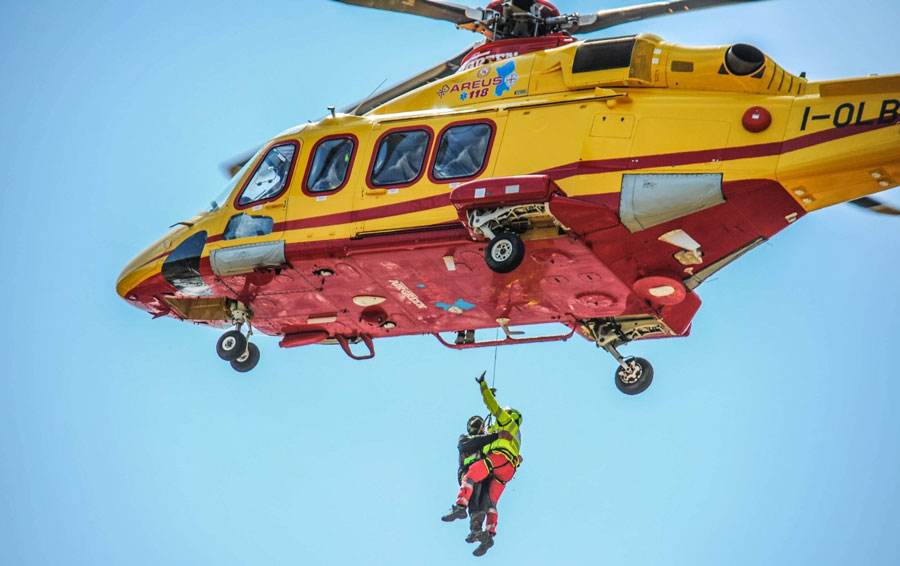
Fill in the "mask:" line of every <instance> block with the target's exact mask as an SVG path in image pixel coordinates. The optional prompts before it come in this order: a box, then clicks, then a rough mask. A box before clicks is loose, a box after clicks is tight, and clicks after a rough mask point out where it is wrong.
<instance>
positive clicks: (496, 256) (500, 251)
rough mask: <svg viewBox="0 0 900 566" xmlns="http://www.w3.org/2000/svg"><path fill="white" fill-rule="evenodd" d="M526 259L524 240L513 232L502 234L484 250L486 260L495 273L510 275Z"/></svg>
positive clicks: (495, 237)
mask: <svg viewBox="0 0 900 566" xmlns="http://www.w3.org/2000/svg"><path fill="white" fill-rule="evenodd" d="M524 258H525V244H524V243H522V238H520V237H518V236H517V235H515V234H513V233H511V232H501V233H500V234H497V235H496V236H494V239H493V240H491V242H490V243H489V244H488V245H487V247H486V248H485V249H484V260H485V261H486V262H487V265H488V267H490V268H491V271H493V272H495V273H509V272H510V271H512V270H513V269H515V268H517V267H519V264H521V263H522V260H523V259H524Z"/></svg>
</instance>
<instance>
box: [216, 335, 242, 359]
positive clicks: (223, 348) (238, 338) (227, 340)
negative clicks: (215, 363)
mask: <svg viewBox="0 0 900 566" xmlns="http://www.w3.org/2000/svg"><path fill="white" fill-rule="evenodd" d="M246 349H247V338H245V337H244V335H243V334H241V333H240V332H239V331H237V330H229V331H228V332H226V333H225V334H223V335H222V336H221V337H219V341H218V342H216V353H217V354H219V357H220V358H222V359H223V360H225V361H226V362H230V361H231V360H234V359H236V358H237V357H238V356H240V355H241V354H243V353H244V350H246Z"/></svg>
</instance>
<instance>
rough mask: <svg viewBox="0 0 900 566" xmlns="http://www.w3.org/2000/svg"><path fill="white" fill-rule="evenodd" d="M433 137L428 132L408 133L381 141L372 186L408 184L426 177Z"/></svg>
mask: <svg viewBox="0 0 900 566" xmlns="http://www.w3.org/2000/svg"><path fill="white" fill-rule="evenodd" d="M430 142H431V134H429V133H428V132H427V131H425V130H404V131H400V132H393V133H390V134H387V135H386V136H384V137H383V138H382V139H381V143H380V144H379V145H378V151H377V153H376V154H375V166H374V167H373V168H372V180H371V182H372V185H375V186H384V185H405V184H409V183H412V182H413V181H415V180H416V179H417V178H418V177H419V175H421V174H422V165H423V164H424V163H425V154H426V153H428V144H429V143H430Z"/></svg>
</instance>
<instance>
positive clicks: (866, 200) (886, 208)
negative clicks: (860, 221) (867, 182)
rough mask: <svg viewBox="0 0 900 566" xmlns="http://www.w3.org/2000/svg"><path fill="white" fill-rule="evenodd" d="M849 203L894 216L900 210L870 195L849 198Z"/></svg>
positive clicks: (898, 213)
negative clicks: (853, 198)
mask: <svg viewBox="0 0 900 566" xmlns="http://www.w3.org/2000/svg"><path fill="white" fill-rule="evenodd" d="M850 204H855V205H856V206H859V207H862V208H865V209H866V210H871V211H872V212H878V213H880V214H891V215H894V216H900V210H897V209H896V208H894V207H893V206H891V205H889V204H884V203H883V202H881V201H879V200H875V199H873V198H872V197H862V198H858V199H855V200H851V201H850Z"/></svg>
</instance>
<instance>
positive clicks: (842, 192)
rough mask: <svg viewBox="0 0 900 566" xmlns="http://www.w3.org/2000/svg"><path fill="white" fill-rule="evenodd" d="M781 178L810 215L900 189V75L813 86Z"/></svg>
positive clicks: (790, 134)
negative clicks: (872, 195)
mask: <svg viewBox="0 0 900 566" xmlns="http://www.w3.org/2000/svg"><path fill="white" fill-rule="evenodd" d="M789 124H790V126H789V127H788V131H787V132H786V136H785V140H786V141H785V147H784V149H783V151H782V155H781V157H780V159H779V162H778V168H777V177H778V180H779V181H780V182H781V183H782V184H783V185H784V186H785V187H786V188H787V189H788V190H789V191H790V192H791V194H792V195H793V196H794V198H795V199H797V201H798V202H799V203H800V204H801V205H802V206H803V207H804V209H806V210H807V211H811V210H817V209H820V208H824V207H826V206H831V205H833V204H838V203H842V202H847V201H852V200H854V199H858V198H860V197H865V196H867V195H870V194H873V193H877V192H880V191H884V190H886V189H890V188H893V187H896V186H898V185H900V135H898V134H900V75H889V76H875V77H867V78H858V79H849V80H842V81H827V82H819V83H809V84H808V88H807V91H806V94H805V95H804V96H801V97H798V98H797V99H796V100H795V102H794V104H793V106H792V109H791V119H790V120H789Z"/></svg>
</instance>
